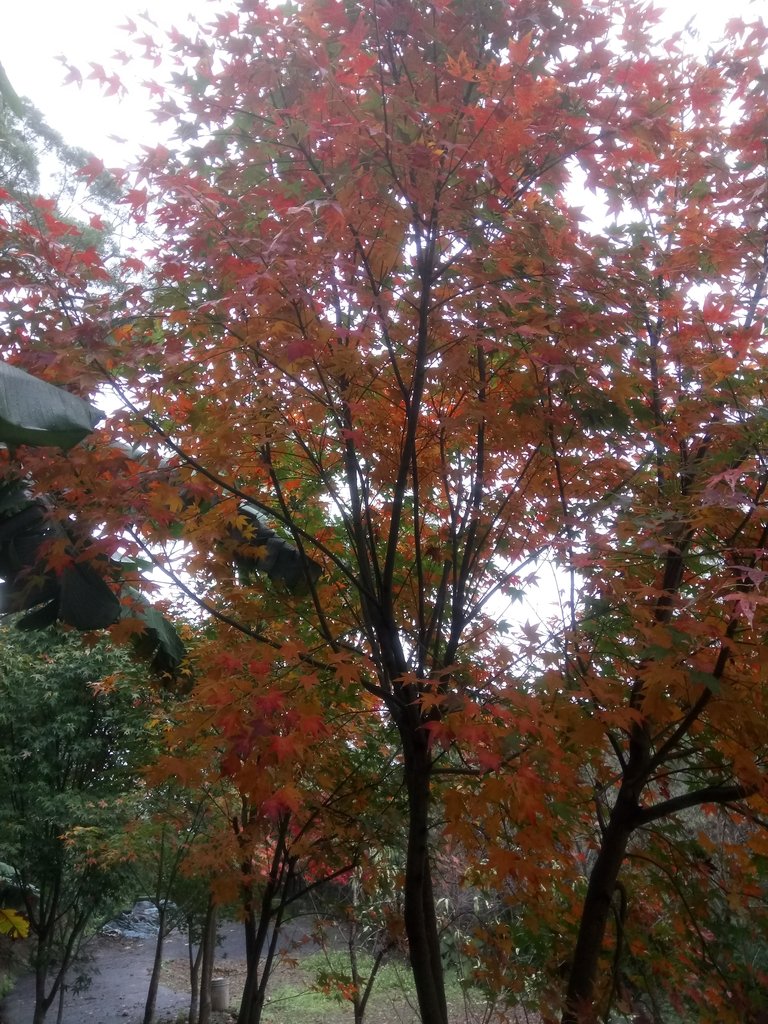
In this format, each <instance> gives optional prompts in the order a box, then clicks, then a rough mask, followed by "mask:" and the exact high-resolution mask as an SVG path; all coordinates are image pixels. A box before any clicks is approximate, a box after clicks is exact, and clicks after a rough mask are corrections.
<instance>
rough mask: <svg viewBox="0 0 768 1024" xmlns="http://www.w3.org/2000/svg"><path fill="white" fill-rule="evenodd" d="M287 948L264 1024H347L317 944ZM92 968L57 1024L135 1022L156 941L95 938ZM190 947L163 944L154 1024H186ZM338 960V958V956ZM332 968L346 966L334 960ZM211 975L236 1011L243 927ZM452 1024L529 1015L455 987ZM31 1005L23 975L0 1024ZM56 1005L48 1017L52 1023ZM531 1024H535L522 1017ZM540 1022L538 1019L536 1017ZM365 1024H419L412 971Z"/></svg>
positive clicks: (217, 1021)
mask: <svg viewBox="0 0 768 1024" xmlns="http://www.w3.org/2000/svg"><path fill="white" fill-rule="evenodd" d="M293 946H295V944H289V946H288V948H287V949H286V951H285V953H284V956H283V960H282V961H281V963H280V964H279V965H278V966H277V968H276V970H275V972H274V975H273V978H272V982H271V985H270V994H269V997H268V1005H267V1007H266V1009H265V1013H264V1020H263V1024H347V1022H348V1024H352V1021H353V1014H352V1007H351V1004H350V1003H349V1002H346V1001H344V1000H340V999H338V998H333V997H329V996H327V995H322V994H321V993H320V992H319V991H317V981H318V978H319V977H320V976H321V975H322V972H323V970H324V968H327V963H326V961H325V957H324V954H323V953H322V952H321V951H320V950H318V948H317V947H316V946H306V947H304V946H299V947H298V948H292V947H293ZM91 955H92V957H93V959H92V961H91V963H90V965H89V967H90V969H91V970H92V972H93V973H92V979H91V984H90V985H89V986H88V987H87V988H86V989H85V990H84V991H82V992H80V993H75V992H68V993H67V998H66V1000H65V1003H64V1010H63V1015H62V1017H61V1024H140V1022H141V1020H142V1015H143V1009H144V1000H145V998H146V993H147V984H148V980H149V974H150V971H151V968H152V959H153V955H154V940H153V939H131V940H126V939H119V938H107V937H100V938H98V939H97V940H96V942H95V944H94V946H93V948H92V950H91ZM187 956H188V947H187V945H186V942H185V941H184V938H183V936H181V935H178V934H175V935H173V936H171V937H170V939H169V940H168V941H167V945H166V956H165V958H164V961H163V974H162V984H161V987H160V991H159V993H158V1001H157V1022H158V1024H176V1022H183V1021H185V1020H186V1011H187V1009H188V1006H189V980H188V979H189V974H188V960H187ZM335 956H336V957H337V958H340V957H341V956H342V953H341V952H339V953H337V954H335ZM335 966H336V967H337V968H341V967H342V966H343V962H342V961H341V960H340V959H337V960H336V962H335ZM214 976H215V977H218V978H227V979H228V980H229V991H230V1008H231V1010H232V1011H235V1010H236V1007H237V1003H238V1001H239V997H240V994H241V992H242V986H243V981H244V978H245V956H244V947H243V937H242V928H241V927H240V926H238V925H235V924H228V925H225V926H224V927H223V928H222V934H221V943H220V945H219V947H218V953H217V964H216V970H215V972H214ZM450 1002H451V1007H450V1009H451V1020H452V1022H453V1024H465V1022H467V1024H481V1022H484V1024H491V1022H498V1021H500V1020H504V1021H506V1022H508V1024H513V1022H515V1021H517V1022H518V1024H523V1022H524V1021H526V1017H525V1016H523V1015H521V1016H520V1017H517V1018H516V1017H515V1016H514V1015H509V1016H502V1017H499V1016H494V1015H492V1014H489V1013H488V1007H487V1006H486V1005H485V1004H484V1003H483V1002H482V1001H481V1000H477V999H475V1000H470V999H468V998H467V997H466V996H465V994H464V992H463V991H462V990H461V988H460V987H459V986H458V985H455V984H454V985H452V986H451V988H450ZM33 1003H34V985H33V983H32V978H31V977H30V976H22V977H21V978H20V979H19V981H18V983H17V984H16V987H15V988H14V990H13V992H11V994H10V995H9V996H8V997H7V998H6V999H5V1000H4V1001H3V1002H2V1003H1V1004H0V1024H30V1022H31V1020H32V1007H33ZM56 1011H57V1007H56V1006H54V1007H52V1008H51V1010H50V1012H49V1016H48V1019H49V1020H50V1021H51V1024H53V1022H54V1021H56ZM232 1020H234V1016H233V1015H232V1014H228V1013H221V1014H214V1015H213V1019H212V1024H229V1022H230V1021H232ZM527 1020H528V1021H530V1024H534V1018H533V1017H530V1018H527ZM536 1020H538V1018H536ZM365 1021H366V1024H417V1022H418V1014H417V1013H416V1011H415V1003H414V996H413V990H412V987H411V984H410V979H409V972H408V970H407V969H406V968H405V966H404V965H399V964H398V963H397V962H396V961H394V962H392V963H390V964H389V965H388V967H387V969H386V970H385V971H384V972H383V973H382V975H381V976H380V978H379V980H378V982H377V985H376V987H375V989H374V994H373V996H372V998H371V1001H370V1004H369V1006H368V1008H367V1011H366V1014H365Z"/></svg>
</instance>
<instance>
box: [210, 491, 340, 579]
mask: <svg viewBox="0 0 768 1024" xmlns="http://www.w3.org/2000/svg"><path fill="white" fill-rule="evenodd" d="M238 512H239V513H240V515H241V516H242V517H243V518H244V519H245V520H246V523H247V524H248V526H247V529H246V530H232V531H230V536H231V538H232V539H233V540H235V541H236V542H237V543H238V547H237V549H236V551H235V554H234V561H235V565H236V566H237V569H238V571H239V572H240V575H241V576H242V578H243V579H244V580H248V578H249V577H250V575H251V574H252V573H253V572H254V571H258V572H264V573H266V574H267V576H269V578H270V579H271V580H272V581H273V583H282V584H283V586H285V587H286V589H287V590H289V591H291V593H294V594H301V593H304V592H305V591H306V590H307V589H308V582H312V583H316V582H317V580H318V579H319V578H320V576H321V575H322V572H323V570H322V567H321V566H320V565H318V563H317V562H315V561H314V559H312V558H310V557H309V556H307V555H302V553H301V551H299V549H298V548H297V547H296V546H295V545H294V544H291V542H290V541H287V540H284V539H283V538H282V537H280V536H278V534H277V533H276V532H275V531H274V530H273V529H271V527H270V526H269V525H268V523H267V520H266V518H265V516H264V515H263V514H262V513H261V512H260V511H259V510H258V509H257V508H256V507H255V506H254V505H250V504H247V503H243V504H242V505H240V507H239V509H238Z"/></svg>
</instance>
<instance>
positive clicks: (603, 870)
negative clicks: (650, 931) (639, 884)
mask: <svg viewBox="0 0 768 1024" xmlns="http://www.w3.org/2000/svg"><path fill="white" fill-rule="evenodd" d="M636 806H637V805H636V800H635V798H634V795H631V796H630V795H628V794H627V793H626V791H625V790H624V789H622V791H621V792H620V793H619V796H618V798H617V801H616V804H615V806H614V808H613V811H612V812H611V816H610V819H609V822H608V826H607V828H606V830H605V833H604V835H603V840H602V843H601V844H600V852H599V853H598V855H597V860H596V861H595V864H594V867H593V868H592V872H591V874H590V876H589V885H588V886H587V893H586V896H585V897H584V906H583V907H582V911H581V922H580V924H579V934H578V938H577V940H576V948H575V950H574V954H573V963H572V964H571V970H570V974H569V978H568V988H567V991H566V997H565V1009H564V1011H563V1016H562V1024H590V1022H592V1021H594V1020H595V1019H596V1015H597V1012H598V1008H597V1007H595V1005H594V1003H595V989H596V986H597V975H598V967H599V962H600V954H601V952H602V948H603V942H604V940H605V931H606V926H607V924H608V916H609V914H610V911H611V903H612V901H613V897H614V893H615V892H616V883H617V882H618V879H619V872H620V871H621V867H622V864H623V863H624V857H625V854H626V851H627V843H628V842H629V837H630V836H631V835H632V831H633V827H634V825H633V818H634V813H635V808H636Z"/></svg>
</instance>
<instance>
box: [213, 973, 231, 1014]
mask: <svg viewBox="0 0 768 1024" xmlns="http://www.w3.org/2000/svg"><path fill="white" fill-rule="evenodd" d="M211 1009H212V1010H228V1009H229V978H214V979H213V980H212V981H211Z"/></svg>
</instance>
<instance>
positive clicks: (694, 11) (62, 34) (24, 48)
mask: <svg viewBox="0 0 768 1024" xmlns="http://www.w3.org/2000/svg"><path fill="white" fill-rule="evenodd" d="M225 6H226V4H225V2H224V0H162V2H161V3H160V4H155V5H154V6H153V7H152V8H151V10H150V12H149V13H150V16H151V17H152V18H153V20H154V21H155V22H156V23H157V24H158V26H161V27H162V26H169V25H173V24H175V25H177V26H179V27H183V26H184V25H185V24H186V22H187V19H188V17H189V16H190V15H192V16H195V17H198V18H200V19H201V20H203V21H205V20H206V15H207V12H209V11H211V10H217V9H221V8H223V7H225ZM659 6H660V7H665V8H666V13H665V16H664V24H665V27H666V28H667V29H669V30H670V31H674V30H676V29H679V28H682V27H683V26H685V25H687V24H689V23H690V24H691V27H692V28H693V29H694V30H695V31H696V32H698V35H699V39H700V41H701V42H702V43H703V44H704V45H705V44H706V43H707V42H710V41H714V40H716V39H717V38H718V37H719V36H720V35H721V33H722V29H723V26H724V25H725V23H726V22H727V21H728V20H729V19H731V18H735V17H738V16H739V15H740V14H745V15H746V14H749V13H750V12H752V13H753V14H754V13H757V12H758V10H759V6H760V5H759V4H756V3H755V0H732V2H730V3H727V4H721V3H714V2H713V0H705V2H700V0H667V2H666V3H660V4H659ZM145 11H147V4H146V0H120V2H119V3H101V2H98V0H68V2H67V3H61V2H60V0H31V2H29V3H25V4H13V5H9V6H8V7H7V8H6V9H5V10H4V11H3V15H2V27H3V32H2V38H1V39H0V62H2V64H3V65H4V67H5V69H6V71H7V73H8V76H9V78H10V80H11V82H12V83H13V85H14V87H15V88H16V90H17V92H19V93H20V94H21V95H24V96H28V97H29V98H30V99H31V100H32V102H33V103H34V104H35V105H36V106H37V107H38V108H39V109H40V110H41V111H42V112H43V114H44V115H45V116H46V118H47V120H48V121H49V123H50V124H51V126H52V127H53V128H55V129H57V130H58V131H59V132H61V133H62V135H63V136H64V137H65V139H66V141H67V142H69V143H71V144H73V145H79V146H83V147H85V148H86V149H90V150H92V151H93V152H95V153H96V154H97V155H98V156H100V157H102V158H105V159H106V160H107V162H111V163H119V162H120V161H121V158H122V159H124V160H127V159H128V158H129V154H131V153H132V152H133V150H134V149H135V148H136V146H137V145H143V144H152V143H155V142H157V141H159V139H160V138H161V137H162V133H163V132H162V128H161V127H160V126H157V125H155V124H153V122H152V118H151V116H150V115H148V113H147V108H148V105H149V104H148V101H147V94H146V92H145V91H144V90H143V89H141V88H140V87H138V88H131V89H130V94H129V95H128V96H125V97H122V98H118V97H115V96H107V97H105V96H103V95H102V92H101V89H100V87H99V86H98V85H97V83H96V82H93V81H86V82H85V84H84V86H83V88H82V89H78V88H77V87H75V86H73V85H70V86H68V87H62V84H61V83H62V81H63V79H64V77H65V71H64V67H63V65H62V64H61V63H60V62H59V60H58V59H57V58H58V57H59V56H61V55H64V56H65V57H66V58H67V60H68V62H69V63H70V64H74V65H75V66H77V67H78V68H80V70H81V71H82V72H83V75H84V76H86V75H87V73H88V70H89V64H90V62H94V63H98V64H102V65H104V66H105V68H108V69H110V68H112V67H113V65H115V62H114V60H113V54H114V53H115V52H116V51H119V50H124V51H125V52H126V53H128V54H129V55H130V56H132V57H133V56H134V53H135V52H136V51H135V49H134V48H133V47H132V44H131V41H130V37H129V35H128V33H127V32H125V31H124V30H121V29H120V28H119V26H121V25H124V24H125V21H126V19H127V18H132V19H134V20H138V19H139V18H140V16H141V13H142V12H145ZM691 19H693V21H691ZM117 70H118V71H119V72H120V73H121V76H122V77H123V78H124V80H125V82H126V84H127V85H128V84H129V83H130V82H131V80H133V81H135V83H136V84H137V86H138V83H140V82H141V81H143V80H145V79H146V78H148V77H150V69H149V68H148V67H147V65H145V64H144V63H143V62H141V61H140V60H139V59H138V58H137V59H136V60H135V61H133V67H132V68H131V66H130V65H129V66H127V67H125V68H124V69H122V70H121V68H120V65H117ZM110 136H117V137H119V138H124V139H126V140H128V146H127V147H123V146H121V145H120V144H118V143H116V142H115V141H114V140H112V139H111V138H110Z"/></svg>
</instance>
